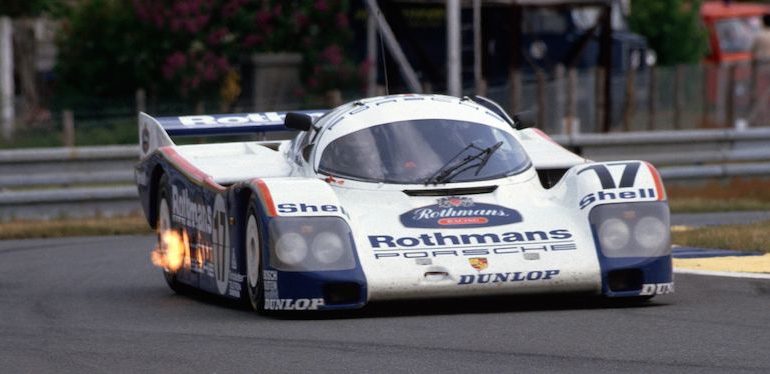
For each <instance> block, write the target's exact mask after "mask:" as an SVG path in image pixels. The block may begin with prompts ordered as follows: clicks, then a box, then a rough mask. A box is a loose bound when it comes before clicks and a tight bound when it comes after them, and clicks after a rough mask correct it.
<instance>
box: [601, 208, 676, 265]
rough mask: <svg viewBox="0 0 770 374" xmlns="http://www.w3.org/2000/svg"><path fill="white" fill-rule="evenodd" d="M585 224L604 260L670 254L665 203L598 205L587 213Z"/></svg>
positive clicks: (667, 216) (669, 237)
mask: <svg viewBox="0 0 770 374" xmlns="http://www.w3.org/2000/svg"><path fill="white" fill-rule="evenodd" d="M589 221H590V222H591V226H592V227H593V228H594V230H595V234H596V238H597V239H598V243H597V244H598V246H599V249H600V250H601V252H602V254H604V255H605V256H607V257H658V256H665V255H668V254H670V253H671V231H670V228H669V211H668V205H667V204H666V203H665V202H644V203H624V204H607V205H599V206H596V207H594V208H593V209H592V210H591V213H590V214H589Z"/></svg>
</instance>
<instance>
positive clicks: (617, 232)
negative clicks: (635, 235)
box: [599, 218, 631, 252]
mask: <svg viewBox="0 0 770 374" xmlns="http://www.w3.org/2000/svg"><path fill="white" fill-rule="evenodd" d="M629 239H631V230H629V228H628V225H627V224H626V223H625V222H623V220H620V219H618V218H610V219H608V220H606V221H604V222H602V224H601V225H600V226H599V242H600V243H601V245H602V248H603V249H605V250H607V251H612V252H616V251H619V250H621V249H623V248H624V247H625V246H627V245H628V240H629Z"/></svg>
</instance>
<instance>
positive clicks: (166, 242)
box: [150, 230, 190, 272]
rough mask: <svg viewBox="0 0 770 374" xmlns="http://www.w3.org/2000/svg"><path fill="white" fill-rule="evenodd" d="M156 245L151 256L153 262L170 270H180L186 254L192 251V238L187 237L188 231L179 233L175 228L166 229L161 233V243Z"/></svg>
mask: <svg viewBox="0 0 770 374" xmlns="http://www.w3.org/2000/svg"><path fill="white" fill-rule="evenodd" d="M158 244H159V246H158V247H156V248H155V249H154V250H153V251H152V254H151V255H150V258H151V259H152V264H153V265H155V266H158V267H161V268H164V269H166V270H168V271H171V272H174V271H177V270H179V268H181V267H182V264H184V259H185V255H188V256H189V253H190V239H189V238H188V237H187V231H182V233H181V234H180V233H178V232H177V231H175V230H166V231H163V232H161V233H160V243H158Z"/></svg>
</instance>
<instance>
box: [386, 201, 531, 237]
mask: <svg viewBox="0 0 770 374" xmlns="http://www.w3.org/2000/svg"><path fill="white" fill-rule="evenodd" d="M399 218H400V219H401V224H402V225H404V226H406V227H418V228H445V229H452V228H470V227H487V226H500V225H507V224H510V223H518V222H521V221H522V218H521V214H520V213H519V212H518V211H516V210H514V209H510V208H506V207H502V206H499V205H494V204H485V203H475V202H474V201H473V200H472V199H471V198H470V197H454V196H453V197H442V198H440V199H438V202H437V203H436V204H433V205H426V206H423V207H420V208H416V209H412V210H410V211H408V212H406V213H404V214H402V215H401V216H399Z"/></svg>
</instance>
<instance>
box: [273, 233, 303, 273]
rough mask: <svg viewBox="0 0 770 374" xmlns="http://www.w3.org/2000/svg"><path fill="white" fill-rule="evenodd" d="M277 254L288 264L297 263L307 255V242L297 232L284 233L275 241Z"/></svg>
mask: <svg viewBox="0 0 770 374" xmlns="http://www.w3.org/2000/svg"><path fill="white" fill-rule="evenodd" d="M275 255H276V256H277V257H278V259H279V260H281V262H283V263H284V264H286V265H297V264H299V263H300V262H302V260H304V259H305V257H307V242H306V241H305V238H303V237H302V235H300V234H298V233H296V232H289V233H286V234H283V235H281V236H280V238H279V239H278V242H277V243H275Z"/></svg>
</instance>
